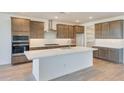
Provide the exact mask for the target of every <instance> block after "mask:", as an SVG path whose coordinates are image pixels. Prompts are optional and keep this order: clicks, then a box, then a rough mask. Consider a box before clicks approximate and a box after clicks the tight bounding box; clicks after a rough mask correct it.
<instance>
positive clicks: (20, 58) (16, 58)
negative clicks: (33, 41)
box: [12, 55, 29, 64]
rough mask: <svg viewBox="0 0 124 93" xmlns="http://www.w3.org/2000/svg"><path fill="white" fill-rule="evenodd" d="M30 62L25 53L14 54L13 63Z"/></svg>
mask: <svg viewBox="0 0 124 93" xmlns="http://www.w3.org/2000/svg"><path fill="white" fill-rule="evenodd" d="M24 62H29V60H28V59H27V58H26V56H25V55H19V56H12V64H18V63H24Z"/></svg>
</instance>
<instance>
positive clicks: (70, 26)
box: [68, 25, 76, 39]
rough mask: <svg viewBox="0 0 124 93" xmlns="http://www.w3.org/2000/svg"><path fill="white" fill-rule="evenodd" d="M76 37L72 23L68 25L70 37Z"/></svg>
mask: <svg viewBox="0 0 124 93" xmlns="http://www.w3.org/2000/svg"><path fill="white" fill-rule="evenodd" d="M75 37H76V33H75V31H74V28H73V26H72V25H68V38H71V39H74V38H75Z"/></svg>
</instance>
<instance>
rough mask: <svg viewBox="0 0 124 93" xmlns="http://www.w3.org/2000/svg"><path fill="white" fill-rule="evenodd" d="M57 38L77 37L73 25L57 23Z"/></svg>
mask: <svg viewBox="0 0 124 93" xmlns="http://www.w3.org/2000/svg"><path fill="white" fill-rule="evenodd" d="M57 38H71V39H74V38H75V32H74V30H73V26H72V25H65V24H57Z"/></svg>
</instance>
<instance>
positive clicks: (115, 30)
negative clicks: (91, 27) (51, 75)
mask: <svg viewBox="0 0 124 93" xmlns="http://www.w3.org/2000/svg"><path fill="white" fill-rule="evenodd" d="M110 38H111V39H122V38H123V21H122V20H117V21H111V22H110Z"/></svg>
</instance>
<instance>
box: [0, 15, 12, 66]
mask: <svg viewBox="0 0 124 93" xmlns="http://www.w3.org/2000/svg"><path fill="white" fill-rule="evenodd" d="M9 63H11V21H10V17H9V16H7V15H3V14H0V65H4V64H9Z"/></svg>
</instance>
